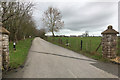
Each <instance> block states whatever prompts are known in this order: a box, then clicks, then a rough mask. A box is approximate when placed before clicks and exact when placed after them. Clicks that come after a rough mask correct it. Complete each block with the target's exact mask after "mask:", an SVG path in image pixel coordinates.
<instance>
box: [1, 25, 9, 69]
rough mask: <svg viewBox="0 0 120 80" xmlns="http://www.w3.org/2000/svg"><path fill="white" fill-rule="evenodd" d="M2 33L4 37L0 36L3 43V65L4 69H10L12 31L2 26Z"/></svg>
mask: <svg viewBox="0 0 120 80" xmlns="http://www.w3.org/2000/svg"><path fill="white" fill-rule="evenodd" d="M0 34H2V37H1V36H0V37H1V38H0V44H1V45H2V47H0V48H2V49H0V50H2V54H0V55H1V56H2V66H3V68H4V69H6V70H7V69H8V64H9V34H10V32H9V31H7V30H6V29H5V28H3V27H0Z"/></svg>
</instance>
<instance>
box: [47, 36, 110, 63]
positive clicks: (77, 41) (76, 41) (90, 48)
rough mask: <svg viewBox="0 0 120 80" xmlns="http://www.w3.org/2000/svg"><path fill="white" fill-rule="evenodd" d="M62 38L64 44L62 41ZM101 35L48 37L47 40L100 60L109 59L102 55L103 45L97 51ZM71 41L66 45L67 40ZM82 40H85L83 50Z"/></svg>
mask: <svg viewBox="0 0 120 80" xmlns="http://www.w3.org/2000/svg"><path fill="white" fill-rule="evenodd" d="M60 39H61V40H62V44H61V43H60ZM101 39H102V38H101V37H54V38H53V37H48V38H47V41H49V42H52V43H54V44H56V45H59V46H62V47H65V48H68V49H70V50H73V51H75V52H78V53H80V54H83V55H86V56H88V57H91V58H93V59H97V60H100V61H108V60H106V59H104V58H103V57H102V47H101V46H100V48H99V49H98V50H97V51H96V49H97V47H98V46H99V44H100V43H101ZM67 40H68V42H69V44H70V45H69V46H66V42H67ZM81 40H82V42H83V46H82V50H81Z"/></svg>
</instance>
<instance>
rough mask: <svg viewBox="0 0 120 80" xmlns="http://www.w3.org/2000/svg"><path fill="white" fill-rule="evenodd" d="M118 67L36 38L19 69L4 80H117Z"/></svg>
mask: <svg viewBox="0 0 120 80" xmlns="http://www.w3.org/2000/svg"><path fill="white" fill-rule="evenodd" d="M117 75H118V65H116V64H112V63H103V62H99V61H96V60H93V59H90V58H88V57H86V56H83V55H81V54H78V53H76V52H73V51H71V50H68V49H65V48H63V47H60V46H57V45H54V44H52V43H49V42H47V41H45V40H43V39H41V38H39V37H36V38H35V39H34V40H33V42H32V46H31V48H30V51H29V54H28V57H27V60H26V63H25V65H24V67H23V68H21V69H17V70H13V71H11V72H8V73H7V74H6V75H4V77H6V78H117Z"/></svg>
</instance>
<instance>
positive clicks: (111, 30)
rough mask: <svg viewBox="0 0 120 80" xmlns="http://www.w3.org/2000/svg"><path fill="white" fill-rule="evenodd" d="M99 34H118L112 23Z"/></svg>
mask: <svg viewBox="0 0 120 80" xmlns="http://www.w3.org/2000/svg"><path fill="white" fill-rule="evenodd" d="M101 34H119V32H117V31H116V30H114V29H113V27H112V25H109V26H108V29H107V30H105V31H103V32H102V33H101Z"/></svg>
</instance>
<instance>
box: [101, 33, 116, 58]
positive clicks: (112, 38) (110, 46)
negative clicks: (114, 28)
mask: <svg viewBox="0 0 120 80" xmlns="http://www.w3.org/2000/svg"><path fill="white" fill-rule="evenodd" d="M116 45H117V35H116V34H104V35H103V38H102V53H103V57H105V58H115V57H116Z"/></svg>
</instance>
